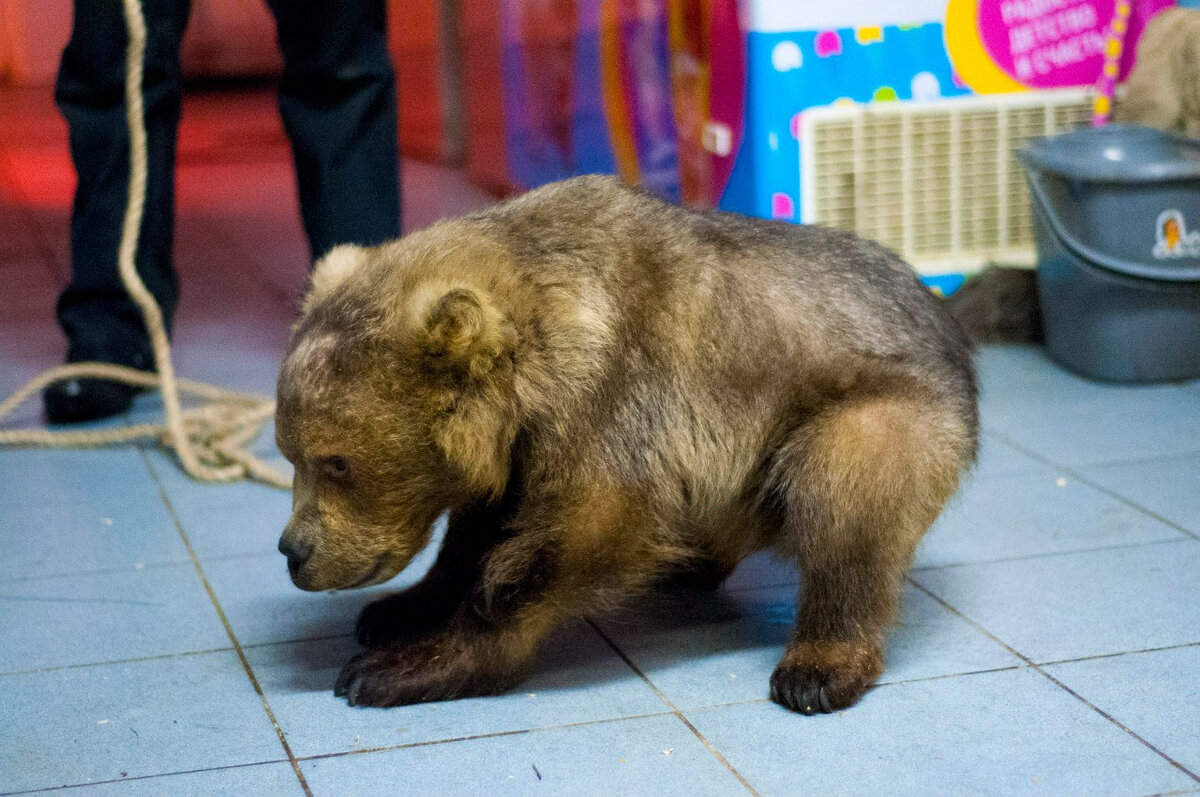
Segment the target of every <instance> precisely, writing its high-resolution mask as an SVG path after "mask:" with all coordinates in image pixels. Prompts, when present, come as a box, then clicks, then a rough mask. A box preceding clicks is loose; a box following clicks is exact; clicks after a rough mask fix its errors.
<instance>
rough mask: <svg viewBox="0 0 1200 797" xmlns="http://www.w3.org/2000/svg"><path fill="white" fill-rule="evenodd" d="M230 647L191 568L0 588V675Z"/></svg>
mask: <svg viewBox="0 0 1200 797" xmlns="http://www.w3.org/2000/svg"><path fill="white" fill-rule="evenodd" d="M229 644H230V642H229V636H228V635H227V634H226V633H225V630H224V628H223V627H222V625H221V622H220V619H219V618H218V616H217V613H216V611H215V610H214V609H213V606H212V601H210V600H209V597H208V593H207V592H205V590H204V586H203V584H202V583H201V581H200V578H199V577H198V576H197V575H196V570H195V568H194V567H192V565H191V563H190V562H189V563H185V564H177V565H159V566H155V567H147V568H145V569H144V570H128V571H124V570H122V571H114V572H107V573H93V574H83V575H73V576H57V577H52V578H43V579H36V580H30V581H15V582H7V583H4V584H0V672H16V671H20V670H29V669H36V668H41V667H63V666H68V665H75V664H93V663H97V662H105V661H119V660H123V659H132V658H138V657H143V656H160V655H164V654H171V653H184V652H188V651H197V650H213V649H215V648H224V647H228V646H229Z"/></svg>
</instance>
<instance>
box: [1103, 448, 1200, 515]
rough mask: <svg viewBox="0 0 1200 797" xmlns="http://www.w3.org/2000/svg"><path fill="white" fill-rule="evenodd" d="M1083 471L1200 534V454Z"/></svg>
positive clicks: (1119, 492) (1112, 488)
mask: <svg viewBox="0 0 1200 797" xmlns="http://www.w3.org/2000/svg"><path fill="white" fill-rule="evenodd" d="M1081 470H1082V472H1083V475H1085V476H1087V477H1088V478H1089V479H1092V480H1093V481H1095V482H1096V483H1097V484H1100V485H1103V486H1104V487H1106V488H1108V489H1109V490H1112V491H1113V492H1114V493H1117V494H1119V495H1122V496H1124V497H1126V498H1128V499H1129V500H1131V501H1133V502H1134V503H1136V504H1138V505H1139V506H1143V507H1145V508H1146V509H1148V510H1150V511H1151V512H1154V513H1156V514H1157V515H1159V516H1160V517H1163V518H1165V519H1167V520H1169V521H1171V522H1172V523H1174V524H1176V525H1178V526H1180V527H1182V528H1185V529H1187V530H1188V531H1190V532H1191V533H1193V534H1200V453H1195V454H1183V455H1180V456H1177V457H1165V458H1161V459H1147V460H1140V461H1138V462H1128V463H1121V464H1115V465H1093V466H1089V467H1086V468H1082V469H1081Z"/></svg>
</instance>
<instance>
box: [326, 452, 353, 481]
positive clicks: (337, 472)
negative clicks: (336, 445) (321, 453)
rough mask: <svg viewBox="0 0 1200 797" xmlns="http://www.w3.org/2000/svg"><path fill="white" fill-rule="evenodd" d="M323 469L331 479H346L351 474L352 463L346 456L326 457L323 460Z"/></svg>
mask: <svg viewBox="0 0 1200 797" xmlns="http://www.w3.org/2000/svg"><path fill="white" fill-rule="evenodd" d="M321 470H322V471H323V472H324V473H325V475H326V476H328V477H329V478H331V479H336V480H337V481H344V480H345V479H347V478H349V476H350V463H349V462H348V461H347V460H346V458H345V457H325V458H324V459H323V460H321Z"/></svg>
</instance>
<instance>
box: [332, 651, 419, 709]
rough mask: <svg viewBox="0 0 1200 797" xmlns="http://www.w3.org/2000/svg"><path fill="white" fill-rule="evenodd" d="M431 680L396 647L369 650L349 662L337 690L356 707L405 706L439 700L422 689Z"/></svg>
mask: <svg viewBox="0 0 1200 797" xmlns="http://www.w3.org/2000/svg"><path fill="white" fill-rule="evenodd" d="M427 680H428V677H427V676H425V677H422V676H421V674H420V673H419V672H417V670H416V668H415V667H414V666H413V662H412V661H411V660H410V659H409V658H408V657H405V656H403V655H400V654H398V653H397V652H396V651H392V650H368V651H366V652H364V653H359V654H358V655H357V656H355V657H354V658H352V659H350V661H348V662H347V663H346V666H345V667H343V668H342V672H341V674H340V675H338V678H337V682H336V683H335V684H334V685H333V693H334V694H335V695H337V696H338V697H344V698H346V701H347V702H348V703H350V705H352V706H402V705H406V704H408V703H419V702H422V701H423V700H436V699H437V698H436V697H431V696H426V695H423V694H422V691H427V690H421V689H419V687H421V686H423V685H424V686H427V685H428V684H425V683H424V682H425V681H427Z"/></svg>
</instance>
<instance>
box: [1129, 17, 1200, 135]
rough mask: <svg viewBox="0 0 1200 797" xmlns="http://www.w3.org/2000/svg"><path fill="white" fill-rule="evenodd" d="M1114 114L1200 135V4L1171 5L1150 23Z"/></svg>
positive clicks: (1143, 122) (1134, 122)
mask: <svg viewBox="0 0 1200 797" xmlns="http://www.w3.org/2000/svg"><path fill="white" fill-rule="evenodd" d="M1113 118H1114V119H1115V120H1116V121H1118V122H1129V123H1133V124H1142V125H1148V126H1150V127H1157V128H1161V129H1163V130H1174V131H1178V132H1181V133H1186V134H1187V135H1189V136H1191V137H1192V138H1200V9H1196V8H1179V7H1175V8H1167V9H1164V10H1163V11H1160V12H1159V13H1158V14H1156V15H1155V16H1154V18H1153V19H1151V20H1150V21H1149V22H1147V23H1146V28H1145V30H1144V31H1143V32H1142V36H1141V38H1140V39H1139V40H1138V46H1137V61H1136V62H1135V64H1134V67H1133V71H1132V72H1131V73H1130V74H1129V78H1128V80H1126V82H1125V87H1124V91H1123V92H1122V94H1121V98H1120V101H1119V102H1118V103H1117V104H1116V107H1115V108H1114V109H1113Z"/></svg>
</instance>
